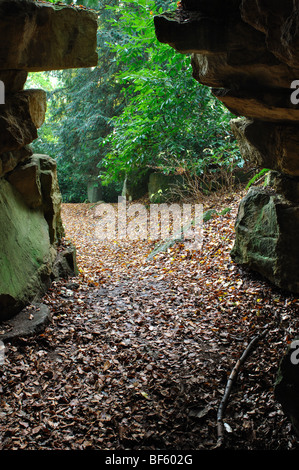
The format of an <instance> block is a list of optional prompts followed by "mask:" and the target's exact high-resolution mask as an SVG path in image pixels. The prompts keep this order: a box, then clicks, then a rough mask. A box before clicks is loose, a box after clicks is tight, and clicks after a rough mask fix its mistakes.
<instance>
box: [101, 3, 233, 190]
mask: <svg viewBox="0 0 299 470" xmlns="http://www.w3.org/2000/svg"><path fill="white" fill-rule="evenodd" d="M160 3H161V2H160ZM122 4H124V5H125V6H126V8H122V10H121V16H120V18H119V23H120V24H121V27H122V35H121V42H120V43H118V44H115V45H114V51H115V53H116V58H117V61H118V63H119V64H121V65H122V67H121V72H120V73H119V74H118V75H117V79H118V80H119V82H120V83H121V84H122V86H123V96H124V99H125V103H126V106H125V107H124V110H123V112H122V113H121V114H120V115H119V116H116V117H114V119H113V120H112V122H113V127H114V130H113V132H112V133H111V134H110V135H109V136H108V137H107V138H106V139H105V140H104V141H103V144H102V145H104V146H107V145H109V146H110V151H109V153H108V154H107V156H106V158H105V159H104V160H103V161H102V162H101V170H102V172H101V175H102V178H103V180H104V181H107V182H109V181H114V180H123V179H124V178H125V176H126V175H127V176H128V178H130V175H131V173H132V172H136V170H138V171H139V173H140V175H142V173H143V172H144V171H145V170H146V169H147V168H148V167H150V168H156V169H160V170H162V171H164V172H165V173H172V172H175V170H176V168H177V167H178V166H183V167H184V168H185V169H186V168H188V170H189V171H190V170H191V171H192V172H195V173H201V172H204V171H205V170H206V167H207V165H209V166H211V165H214V166H215V167H216V166H219V165H224V164H231V161H232V160H234V161H236V162H238V163H239V162H241V158H240V154H239V152H238V149H237V146H236V143H235V140H234V139H233V138H232V136H231V132H230V128H229V120H230V119H231V117H232V115H231V114H230V113H229V112H228V111H227V110H226V109H225V108H224V107H223V105H222V104H221V103H220V102H219V101H218V100H216V99H215V98H214V97H213V95H212V94H211V92H210V90H209V89H208V88H207V87H204V86H201V85H199V84H198V83H197V82H195V80H194V79H193V78H192V69H191V64H190V57H188V56H185V55H181V54H178V53H177V52H176V51H174V50H173V49H172V48H170V47H169V46H168V45H163V44H160V43H158V41H157V39H156V37H155V32H154V25H153V20H152V18H153V15H154V14H155V13H157V8H156V5H155V2H154V1H153V0H143V1H142V2H140V1H138V2H137V1H135V2H134V1H132V0H131V1H130V0H125V1H124V2H122ZM114 10H116V8H114ZM112 47H113V45H112Z"/></svg>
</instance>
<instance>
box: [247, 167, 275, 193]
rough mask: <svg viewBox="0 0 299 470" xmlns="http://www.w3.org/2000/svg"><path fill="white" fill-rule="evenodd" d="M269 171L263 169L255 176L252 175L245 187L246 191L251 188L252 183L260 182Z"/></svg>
mask: <svg viewBox="0 0 299 470" xmlns="http://www.w3.org/2000/svg"><path fill="white" fill-rule="evenodd" d="M269 171H270V170H269V169H268V168H263V169H262V170H260V171H259V172H258V173H257V174H256V175H254V176H253V177H252V178H251V180H250V181H249V182H248V184H247V186H246V189H249V188H250V186H252V185H253V184H254V183H256V181H260V180H261V179H264V177H265V176H266V175H267V173H269Z"/></svg>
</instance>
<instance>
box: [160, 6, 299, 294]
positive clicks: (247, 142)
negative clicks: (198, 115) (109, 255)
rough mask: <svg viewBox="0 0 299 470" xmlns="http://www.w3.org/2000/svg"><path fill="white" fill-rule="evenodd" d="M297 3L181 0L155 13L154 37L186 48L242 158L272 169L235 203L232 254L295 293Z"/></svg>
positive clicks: (298, 281) (298, 283)
mask: <svg viewBox="0 0 299 470" xmlns="http://www.w3.org/2000/svg"><path fill="white" fill-rule="evenodd" d="M298 7H299V4H298V1H293V0H289V1H286V2H276V1H271V2H269V1H268V0H228V1H227V2H225V5H224V4H223V2H220V0H219V1H218V0H210V1H207V0H197V1H195V0H183V1H182V2H181V6H180V8H179V9H178V10H177V11H176V12H173V13H166V14H163V15H160V16H157V17H156V18H155V26H156V34H157V38H158V39H159V41H161V42H165V43H168V44H170V45H171V46H172V47H174V48H175V49H176V50H177V51H178V52H181V53H192V59H191V60H192V66H193V76H194V78H195V79H196V80H197V81H198V82H199V83H202V84H204V85H207V86H210V87H211V88H212V91H213V94H214V95H215V96H216V97H217V98H218V99H219V100H220V101H222V103H223V104H224V105H225V106H226V107H227V108H228V109H229V110H230V111H231V112H232V113H233V114H234V115H235V116H237V118H236V119H235V120H233V121H232V123H231V124H232V130H233V132H234V134H235V135H236V138H237V139H238V141H239V145H240V150H241V152H242V154H243V157H244V159H245V160H246V161H247V162H248V163H250V164H251V165H252V166H255V167H256V168H267V169H270V170H273V171H274V173H273V175H272V177H271V178H269V184H270V186H269V187H268V189H267V190H266V189H265V190H264V189H255V190H254V191H251V192H250V193H249V194H248V195H247V196H246V198H245V200H244V201H242V203H241V205H240V211H239V215H238V219H237V222H236V243H235V246H234V249H233V251H232V257H233V259H234V260H235V261H236V262H237V263H240V264H243V265H246V266H247V267H249V268H252V269H254V270H256V271H258V272H260V273H261V274H262V275H264V276H265V277H267V279H269V280H271V281H272V282H273V283H274V284H276V285H277V286H278V287H280V288H283V289H286V290H290V291H292V292H296V293H299V269H298V268H299V257H298V254H297V250H298V249H297V226H298V225H299V219H298V216H299V212H298V210H299V199H298V188H299V186H298V185H299V157H298V153H299V137H298V136H299V133H298V130H299V104H298V103H299V100H298V97H299V92H298V93H297V92H296V88H297V86H298V87H299V81H298V83H296V80H299V16H298ZM270 189H271V190H270ZM269 201H271V204H270V202H269ZM269 204H270V205H271V210H270V206H269ZM286 221H287V222H286ZM269 227H271V229H269ZM290 266H292V269H290Z"/></svg>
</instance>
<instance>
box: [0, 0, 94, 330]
mask: <svg viewBox="0 0 299 470" xmlns="http://www.w3.org/2000/svg"><path fill="white" fill-rule="evenodd" d="M96 33H97V16H96V14H95V13H94V12H91V11H88V10H83V9H81V8H75V7H70V6H63V5H52V4H50V3H46V2H41V3H39V2H36V1H34V0H0V80H1V82H0V83H1V85H2V88H1V91H4V102H2V100H1V104H0V225H1V231H0V321H1V320H6V319H8V318H10V317H12V316H13V315H15V314H16V313H18V312H19V311H20V310H22V308H24V306H26V305H27V304H28V303H29V302H31V301H32V300H33V299H34V298H36V297H37V296H39V295H41V294H42V293H43V292H44V291H45V290H46V289H47V288H48V287H49V285H50V283H51V281H52V280H53V278H55V276H57V275H62V274H63V272H62V271H61V268H60V267H59V265H58V261H57V260H58V258H59V259H60V260H61V259H62V254H61V251H62V246H61V240H62V238H63V235H64V232H63V225H62V221H61V200H62V198H61V194H60V191H59V186H58V180H57V171H56V162H55V160H53V159H52V158H50V157H49V156H47V155H34V154H33V152H32V150H31V148H30V144H31V143H32V142H33V141H34V140H35V139H36V138H37V136H38V128H39V127H40V126H41V125H42V124H43V122H44V119H45V113H46V105H47V103H46V101H47V100H46V93H45V92H44V91H43V90H36V89H34V90H24V86H25V83H26V80H27V75H28V72H36V71H45V70H57V69H66V68H77V67H92V66H95V65H96V64H97V54H96ZM3 85H4V90H3ZM58 251H59V255H58ZM66 251H67V257H69V256H70V254H69V248H67V249H66ZM74 256H75V255H74ZM73 261H74V262H73V268H74V271H75V269H76V268H75V259H74V260H73ZM71 264H72V263H71Z"/></svg>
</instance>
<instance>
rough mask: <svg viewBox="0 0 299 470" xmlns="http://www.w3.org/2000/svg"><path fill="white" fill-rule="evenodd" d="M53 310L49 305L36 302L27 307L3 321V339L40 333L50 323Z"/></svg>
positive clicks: (0, 337) (0, 336)
mask: <svg viewBox="0 0 299 470" xmlns="http://www.w3.org/2000/svg"><path fill="white" fill-rule="evenodd" d="M50 320H51V312H50V309H49V307H48V306H47V305H45V304H41V303H38V302H37V303H34V304H32V305H30V307H25V308H24V309H23V310H21V312H19V313H18V314H17V315H15V316H14V317H12V318H10V319H9V320H7V321H5V322H3V323H1V330H4V333H3V334H0V340H1V341H11V340H12V339H14V338H18V337H24V336H32V335H35V334H38V333H40V332H41V331H43V330H44V329H45V327H46V326H47V325H48V324H49V323H50Z"/></svg>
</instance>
